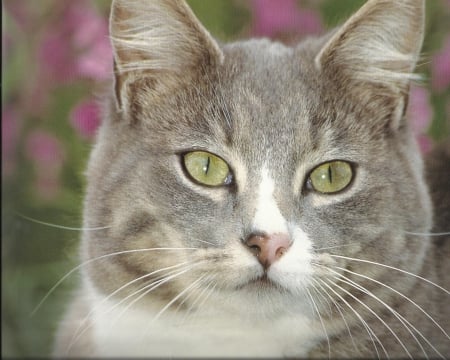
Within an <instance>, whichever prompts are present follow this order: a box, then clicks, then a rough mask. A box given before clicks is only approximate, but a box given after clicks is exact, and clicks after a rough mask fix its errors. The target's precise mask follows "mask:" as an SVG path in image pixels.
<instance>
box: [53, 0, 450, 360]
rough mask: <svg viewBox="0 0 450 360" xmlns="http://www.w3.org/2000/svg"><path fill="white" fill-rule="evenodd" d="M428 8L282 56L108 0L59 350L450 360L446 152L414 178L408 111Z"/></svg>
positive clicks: (391, 15) (361, 19)
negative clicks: (107, 65)
mask: <svg viewBox="0 0 450 360" xmlns="http://www.w3.org/2000/svg"><path fill="white" fill-rule="evenodd" d="M424 6H425V1H424V0H368V1H367V2H366V3H365V4H364V5H363V6H362V7H361V8H360V9H359V10H358V11H357V12H356V13H355V14H354V15H352V16H351V17H350V18H349V19H348V20H347V21H346V22H345V23H344V24H343V25H342V26H340V27H338V28H336V29H334V30H331V31H330V32H329V33H327V34H325V35H323V36H321V37H316V38H308V39H306V40H304V41H302V42H301V43H299V44H296V45H295V46H292V47H289V46H287V45H283V44H281V43H277V42H272V41H269V40H267V39H250V40H245V41H238V42H234V43H230V44H220V43H219V42H217V41H216V40H214V39H213V38H212V37H211V35H210V34H209V33H208V32H207V30H206V29H205V28H204V27H203V26H202V25H201V23H200V22H199V21H198V20H197V19H196V17H195V15H194V13H193V12H192V11H191V9H190V8H189V7H188V5H187V4H186V3H185V2H184V1H182V0H114V1H113V3H112V8H111V17H110V35H111V39H112V45H113V50H114V61H115V65H114V73H115V77H114V86H112V89H111V92H110V96H109V97H108V99H109V100H108V103H107V111H106V114H105V116H104V119H103V123H102V125H101V128H100V130H99V133H98V136H97V141H96V145H95V147H94V149H93V151H92V155H91V158H90V161H89V164H88V169H87V174H86V175H87V180H88V185H87V192H86V198H85V205H84V226H85V228H86V229H85V230H84V233H83V238H82V244H81V251H80V252H81V259H82V261H83V262H82V265H80V267H81V269H82V281H81V285H80V288H79V290H77V292H76V293H75V294H74V296H73V300H72V303H71V304H69V307H68V310H67V314H66V315H65V317H64V319H63V320H62V322H61V325H60V327H59V329H58V331H57V334H56V345H55V351H54V354H55V356H63V357H65V356H88V357H95V356H103V357H105V356H106V357H110V356H126V357H130V356H145V357H151V356H163V357H172V356H190V357H198V356H206V357H232V356H239V357H244V356H251V357H289V356H297V357H311V358H321V357H322V358H323V357H331V358H354V357H364V358H374V357H375V358H377V357H379V358H387V357H394V358H398V357H402V358H403V357H413V358H417V357H419V358H421V357H433V358H434V357H442V358H445V357H449V356H450V337H449V335H448V334H449V332H450V322H449V321H450V312H449V301H450V293H449V291H448V289H449V288H450V286H449V279H450V275H449V274H450V266H449V261H448V259H449V255H450V241H449V236H448V233H446V234H445V231H447V232H448V231H449V229H450V220H449V219H450V210H449V208H450V199H449V196H450V195H449V194H450V190H449V186H448V179H449V178H450V174H449V171H450V170H449V169H450V166H449V164H450V148H449V147H447V148H445V145H443V147H442V148H440V149H437V150H436V152H435V153H431V155H430V159H429V161H427V162H428V163H429V164H430V169H429V171H428V172H425V167H424V165H423V162H422V158H421V155H420V152H419V151H418V147H417V144H416V141H415V139H414V136H413V134H412V131H411V129H410V125H409V124H408V121H407V118H406V115H405V112H406V108H407V104H408V90H409V87H410V84H411V82H412V81H414V80H417V79H418V77H417V75H415V74H414V68H415V65H416V62H417V61H418V59H419V55H420V49H421V46H422V41H423V36H424V11H425V10H424ZM427 179H428V180H427ZM427 181H429V182H430V185H427ZM429 188H430V189H431V191H429V190H428V189H429ZM433 202H434V205H433ZM433 209H435V211H433ZM99 227H100V228H99ZM439 233H441V234H439Z"/></svg>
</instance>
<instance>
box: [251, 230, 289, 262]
mask: <svg viewBox="0 0 450 360" xmlns="http://www.w3.org/2000/svg"><path fill="white" fill-rule="evenodd" d="M245 244H246V245H247V247H248V248H249V249H250V251H251V252H252V253H253V254H254V255H255V256H256V257H257V259H258V261H259V262H260V263H261V265H262V266H263V267H264V268H265V269H267V268H269V267H270V266H271V265H272V264H273V263H274V262H276V261H277V260H278V259H280V258H281V257H282V256H283V255H284V254H285V253H286V252H287V251H288V249H289V248H290V246H291V239H290V237H289V235H288V234H284V233H276V234H251V235H250V236H248V238H247V239H246V241H245Z"/></svg>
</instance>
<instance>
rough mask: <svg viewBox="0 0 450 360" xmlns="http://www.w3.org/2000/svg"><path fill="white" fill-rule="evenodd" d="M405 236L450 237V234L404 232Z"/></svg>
mask: <svg viewBox="0 0 450 360" xmlns="http://www.w3.org/2000/svg"><path fill="white" fill-rule="evenodd" d="M404 233H405V234H408V235H415V236H447V235H450V232H440V233H418V232H410V231H404Z"/></svg>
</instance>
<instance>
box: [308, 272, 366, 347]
mask: <svg viewBox="0 0 450 360" xmlns="http://www.w3.org/2000/svg"><path fill="white" fill-rule="evenodd" d="M313 282H314V283H315V284H316V285H317V286H318V287H319V288H320V289H321V290H322V292H323V293H324V294H326V295H327V296H328V298H329V299H330V301H331V303H332V304H333V305H334V306H335V308H336V309H337V311H338V312H339V314H340V315H341V317H342V320H343V321H344V324H345V327H346V328H347V332H348V335H349V336H350V340H351V341H352V344H353V348H354V349H355V350H356V352H358V347H357V346H356V343H355V340H354V339H353V335H352V332H351V331H350V327H349V326H348V323H347V320H346V319H345V316H344V314H343V313H342V311H341V306H340V305H339V304H338V303H337V302H336V300H335V299H333V297H332V296H331V295H330V294H329V293H328V291H327V290H326V289H324V287H323V286H322V284H320V283H319V282H318V281H317V280H316V279H313Z"/></svg>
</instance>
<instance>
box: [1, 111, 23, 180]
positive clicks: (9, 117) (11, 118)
mask: <svg viewBox="0 0 450 360" xmlns="http://www.w3.org/2000/svg"><path fill="white" fill-rule="evenodd" d="M18 135H19V118H18V116H17V113H16V112H15V111H14V110H13V109H12V108H10V107H5V108H4V109H3V111H2V171H3V174H4V175H6V176H10V175H12V173H13V172H14V170H15V167H16V163H15V155H16V154H15V152H16V147H17V139H18Z"/></svg>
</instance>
